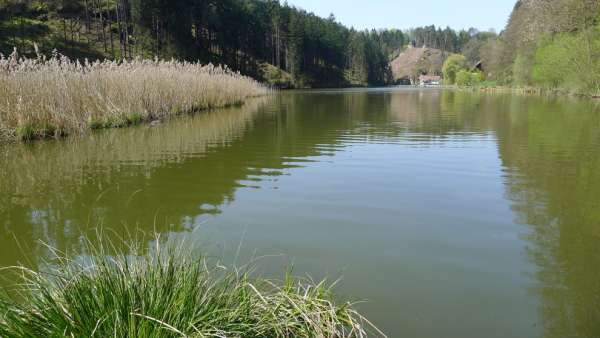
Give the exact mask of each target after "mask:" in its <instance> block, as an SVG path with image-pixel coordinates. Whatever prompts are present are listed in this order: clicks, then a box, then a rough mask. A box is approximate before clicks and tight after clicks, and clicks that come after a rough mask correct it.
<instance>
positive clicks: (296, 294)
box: [0, 248, 383, 338]
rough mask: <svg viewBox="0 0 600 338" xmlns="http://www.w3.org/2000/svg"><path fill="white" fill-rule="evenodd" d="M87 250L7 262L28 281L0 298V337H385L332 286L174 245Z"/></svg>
mask: <svg viewBox="0 0 600 338" xmlns="http://www.w3.org/2000/svg"><path fill="white" fill-rule="evenodd" d="M90 251H91V253H90V254H89V255H86V256H83V257H81V256H80V257H79V258H78V259H76V260H71V259H68V258H65V256H64V255H61V256H59V257H60V258H58V259H57V260H56V261H54V263H53V264H52V265H51V266H52V267H51V268H48V269H45V270H46V271H44V272H34V271H32V270H29V269H26V268H23V267H21V268H12V269H16V270H17V271H18V272H19V274H20V275H21V278H23V279H24V282H23V283H22V284H21V285H20V287H19V288H18V292H17V293H16V294H15V293H11V296H8V295H6V296H3V297H0V337H64V336H68V337H94V336H95V337H109V336H111V337H244V338H252V337H255V338H259V337H261V338H269V337H273V338H275V337H315V338H317V337H318V338H321V337H322V338H325V337H331V338H333V337H335V338H344V337H366V336H367V335H369V334H371V333H373V334H376V335H378V336H379V335H380V336H383V334H381V333H380V332H379V331H378V330H377V329H376V328H374V327H373V326H372V325H371V324H370V323H369V322H368V321H367V320H366V319H364V318H363V317H362V316H361V315H360V314H358V313H357V312H356V311H355V310H353V308H352V304H350V303H342V304H337V303H336V302H335V301H334V296H333V293H332V289H331V288H332V286H333V284H328V283H326V282H321V283H314V282H312V281H311V280H304V279H296V278H292V277H290V276H289V275H288V276H286V277H285V279H284V280H283V281H281V282H277V281H272V280H267V279H261V278H255V277H252V273H251V270H253V269H251V268H248V267H246V268H244V269H241V270H240V269H227V268H225V267H222V266H221V265H219V264H217V263H214V264H210V263H209V261H208V260H206V259H198V258H195V256H192V255H191V254H183V253H181V252H182V250H175V249H173V250H171V249H169V250H162V249H161V248H157V250H156V251H155V252H154V253H153V254H147V255H142V256H138V255H131V254H120V255H115V254H112V255H109V254H107V253H106V251H105V250H104V249H102V248H100V249H97V248H95V249H92V250H90ZM5 270H6V269H5ZM334 284H335V283H334ZM369 330H370V331H371V332H369Z"/></svg>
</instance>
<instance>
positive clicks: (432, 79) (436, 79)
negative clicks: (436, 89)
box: [419, 75, 442, 87]
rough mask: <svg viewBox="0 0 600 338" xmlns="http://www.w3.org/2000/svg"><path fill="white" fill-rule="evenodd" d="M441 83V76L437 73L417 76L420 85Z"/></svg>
mask: <svg viewBox="0 0 600 338" xmlns="http://www.w3.org/2000/svg"><path fill="white" fill-rule="evenodd" d="M441 84H442V77H441V76H437V75H421V76H419V85H420V86H423V87H424V86H439V85H441Z"/></svg>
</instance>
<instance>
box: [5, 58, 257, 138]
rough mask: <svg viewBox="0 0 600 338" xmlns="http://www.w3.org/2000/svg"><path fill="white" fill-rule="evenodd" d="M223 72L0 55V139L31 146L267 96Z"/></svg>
mask: <svg viewBox="0 0 600 338" xmlns="http://www.w3.org/2000/svg"><path fill="white" fill-rule="evenodd" d="M267 92H268V89H267V88H265V87H264V86H262V85H260V84H259V83H258V82H256V81H255V80H253V79H251V78H248V77H245V76H242V75H240V74H238V73H235V72H232V71H231V70H228V69H227V68H222V67H217V66H213V65H201V64H198V63H188V62H178V61H173V60H172V61H161V60H141V59H137V60H132V61H127V60H123V61H121V62H115V61H97V62H88V61H85V62H83V63H80V62H79V61H72V60H69V59H68V58H67V57H65V56H62V55H58V54H55V55H53V56H52V57H51V58H49V59H47V58H46V57H44V56H38V57H37V58H36V59H28V58H20V57H19V56H18V54H17V53H16V52H14V53H13V54H11V55H10V56H9V57H4V56H0V138H3V139H12V140H17V139H21V140H30V139H36V138H46V137H59V136H64V135H68V134H73V133H81V132H84V131H86V130H89V129H97V128H111V127H122V126H126V125H130V124H137V123H140V122H142V121H149V120H153V119H160V118H164V117H166V116H169V115H174V114H182V113H190V112H194V111H199V110H205V109H210V108H217V107H224V106H228V105H234V104H239V103H241V102H243V101H244V100H245V99H247V98H249V97H255V96H260V95H265V94H267Z"/></svg>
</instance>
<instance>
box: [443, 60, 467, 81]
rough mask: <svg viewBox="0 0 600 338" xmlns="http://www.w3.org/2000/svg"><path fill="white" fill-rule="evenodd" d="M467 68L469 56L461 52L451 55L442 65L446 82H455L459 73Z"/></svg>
mask: <svg viewBox="0 0 600 338" xmlns="http://www.w3.org/2000/svg"><path fill="white" fill-rule="evenodd" d="M465 68H467V58H465V57H464V56H463V55H459V54H453V55H450V56H449V57H448V58H447V59H446V61H445V62H444V65H443V67H442V73H443V74H444V82H445V83H446V84H455V83H456V77H457V75H458V73H459V72H460V71H461V70H462V69H465Z"/></svg>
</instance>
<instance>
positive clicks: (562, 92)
mask: <svg viewBox="0 0 600 338" xmlns="http://www.w3.org/2000/svg"><path fill="white" fill-rule="evenodd" d="M449 88H454V89H459V90H467V91H477V92H484V93H507V94H520V95H539V96H572V97H582V98H591V99H600V93H591V92H590V93H583V92H577V91H572V90H567V89H561V88H555V89H549V88H539V87H512V86H500V85H496V84H487V83H484V84H481V85H475V86H454V87H449Z"/></svg>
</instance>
